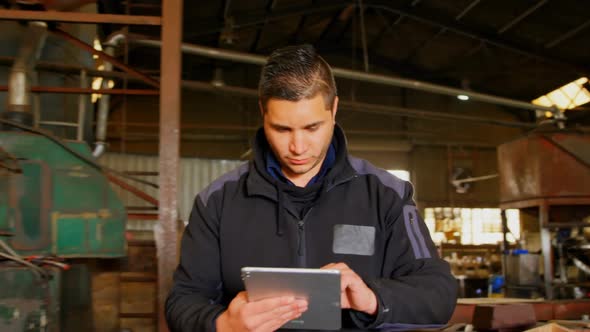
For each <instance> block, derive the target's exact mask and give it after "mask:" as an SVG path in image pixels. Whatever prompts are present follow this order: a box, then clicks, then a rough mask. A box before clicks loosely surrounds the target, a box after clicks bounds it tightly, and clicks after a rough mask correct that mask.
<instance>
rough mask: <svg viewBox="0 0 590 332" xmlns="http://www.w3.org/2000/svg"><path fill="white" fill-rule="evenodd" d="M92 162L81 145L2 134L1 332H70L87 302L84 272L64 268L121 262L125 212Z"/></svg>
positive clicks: (87, 282) (18, 133) (81, 268)
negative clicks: (74, 316)
mask: <svg viewBox="0 0 590 332" xmlns="http://www.w3.org/2000/svg"><path fill="white" fill-rule="evenodd" d="M92 161H93V157H92V155H91V153H90V149H89V148H88V146H87V145H86V143H84V142H77V141H67V142H61V141H57V140H55V139H53V140H52V139H50V138H48V137H46V136H42V135H37V134H34V133H28V132H24V131H0V241H1V242H0V331H19V332H20V331H66V330H68V329H66V325H67V319H68V318H67V316H68V312H69V313H70V314H71V312H72V310H74V311H75V310H77V308H78V309H79V308H80V307H84V306H86V307H89V306H90V302H91V301H90V295H89V294H90V288H91V286H90V272H89V269H88V268H86V267H85V266H84V265H83V264H82V265H80V264H77V265H72V266H70V265H68V263H72V262H73V263H75V262H80V261H82V260H81V259H83V258H118V257H124V256H125V255H126V242H125V233H124V232H125V222H126V211H125V208H124V206H123V204H122V202H121V201H120V199H119V198H118V197H117V195H116V194H115V192H114V191H113V190H112V189H111V187H110V185H109V182H108V180H107V178H106V176H105V175H104V173H103V172H102V171H101V170H100V168H99V167H97V166H96V165H95V164H93V163H92ZM64 280H70V281H69V282H66V281H64ZM68 303H69V307H68V308H66V306H68ZM70 317H71V315H70ZM82 324H84V322H82ZM86 324H91V322H86ZM88 327H91V326H88ZM79 328H80V326H79V325H78V326H76V327H74V328H73V329H71V330H77V329H79Z"/></svg>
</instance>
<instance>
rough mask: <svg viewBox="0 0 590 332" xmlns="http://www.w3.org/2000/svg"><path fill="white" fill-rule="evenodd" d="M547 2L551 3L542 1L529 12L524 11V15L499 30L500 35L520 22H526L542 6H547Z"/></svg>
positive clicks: (529, 9) (528, 10)
mask: <svg viewBox="0 0 590 332" xmlns="http://www.w3.org/2000/svg"><path fill="white" fill-rule="evenodd" d="M547 1H549V0H541V1H539V2H537V3H536V4H534V5H532V6H531V7H529V8H528V9H527V10H525V11H524V13H522V14H520V15H518V16H517V17H516V18H515V19H513V20H512V21H510V22H508V23H506V24H505V25H504V26H503V27H501V28H500V29H498V34H502V33H504V32H506V31H507V30H508V29H510V28H512V27H513V26H515V25H516V24H518V23H519V22H520V21H522V20H524V19H525V18H526V17H527V16H529V15H531V14H532V13H534V12H535V11H536V10H537V9H539V8H541V6H543V5H544V4H546V3H547Z"/></svg>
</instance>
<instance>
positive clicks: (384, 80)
mask: <svg viewBox="0 0 590 332" xmlns="http://www.w3.org/2000/svg"><path fill="white" fill-rule="evenodd" d="M129 42H132V43H134V44H137V45H143V46H150V47H161V45H162V43H161V42H160V41H157V40H146V39H130V40H129ZM181 49H182V52H184V53H188V54H193V55H198V56H203V57H207V58H213V59H218V60H227V61H235V62H242V63H247V64H254V65H260V66H262V65H264V64H265V63H266V57H264V56H261V55H255V54H249V53H242V52H236V51H230V50H224V49H218V48H213V47H207V46H202V45H194V44H186V43H184V44H182V46H181ZM332 72H333V73H334V76H336V77H341V78H346V79H350V80H356V81H363V82H369V83H377V84H383V85H390V86H395V87H400V88H407V89H413V90H419V91H426V92H432V93H437V94H443V95H449V96H457V95H467V96H469V98H471V99H473V100H478V101H482V102H487V103H491V104H496V105H502V106H508V107H514V108H519V109H526V110H530V111H538V110H542V111H548V112H551V113H553V115H554V116H555V118H557V119H563V118H564V115H563V112H561V111H560V110H559V109H558V108H556V107H547V106H541V105H535V104H532V103H529V102H526V101H522V100H517V99H510V98H504V97H499V96H494V95H490V94H485V93H479V92H475V91H471V90H464V89H457V88H453V87H448V86H444V85H438V84H432V83H428V82H422V81H417V80H412V79H407V78H401V77H393V76H386V75H380V74H372V73H364V72H360V71H356V70H350V69H345V68H337V67H333V68H332Z"/></svg>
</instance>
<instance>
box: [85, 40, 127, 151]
mask: <svg viewBox="0 0 590 332" xmlns="http://www.w3.org/2000/svg"><path fill="white" fill-rule="evenodd" d="M126 38H127V37H126V35H125V34H123V33H115V34H113V35H111V36H109V38H108V39H107V41H106V42H105V43H104V52H105V53H106V54H107V55H109V56H111V57H114V55H115V48H116V47H117V46H119V44H120V43H122V42H124V41H125V39H126ZM104 71H105V72H111V71H113V64H112V63H111V62H109V61H105V62H104ZM108 81H109V80H107V79H104V78H103V80H102V85H101V89H104V90H106V89H109V86H108ZM110 102H111V96H110V95H102V96H101V97H100V99H99V101H98V114H97V116H96V142H95V143H94V144H95V145H94V151H92V156H94V158H98V157H100V156H101V155H102V154H103V153H104V151H105V149H106V138H107V122H108V120H109V106H110Z"/></svg>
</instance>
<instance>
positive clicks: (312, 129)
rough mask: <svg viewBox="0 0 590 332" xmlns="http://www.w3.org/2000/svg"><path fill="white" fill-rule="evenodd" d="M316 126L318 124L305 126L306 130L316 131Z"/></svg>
mask: <svg viewBox="0 0 590 332" xmlns="http://www.w3.org/2000/svg"><path fill="white" fill-rule="evenodd" d="M318 128H319V126H317V125H316V126H311V127H309V128H307V130H309V131H316V130H318Z"/></svg>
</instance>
